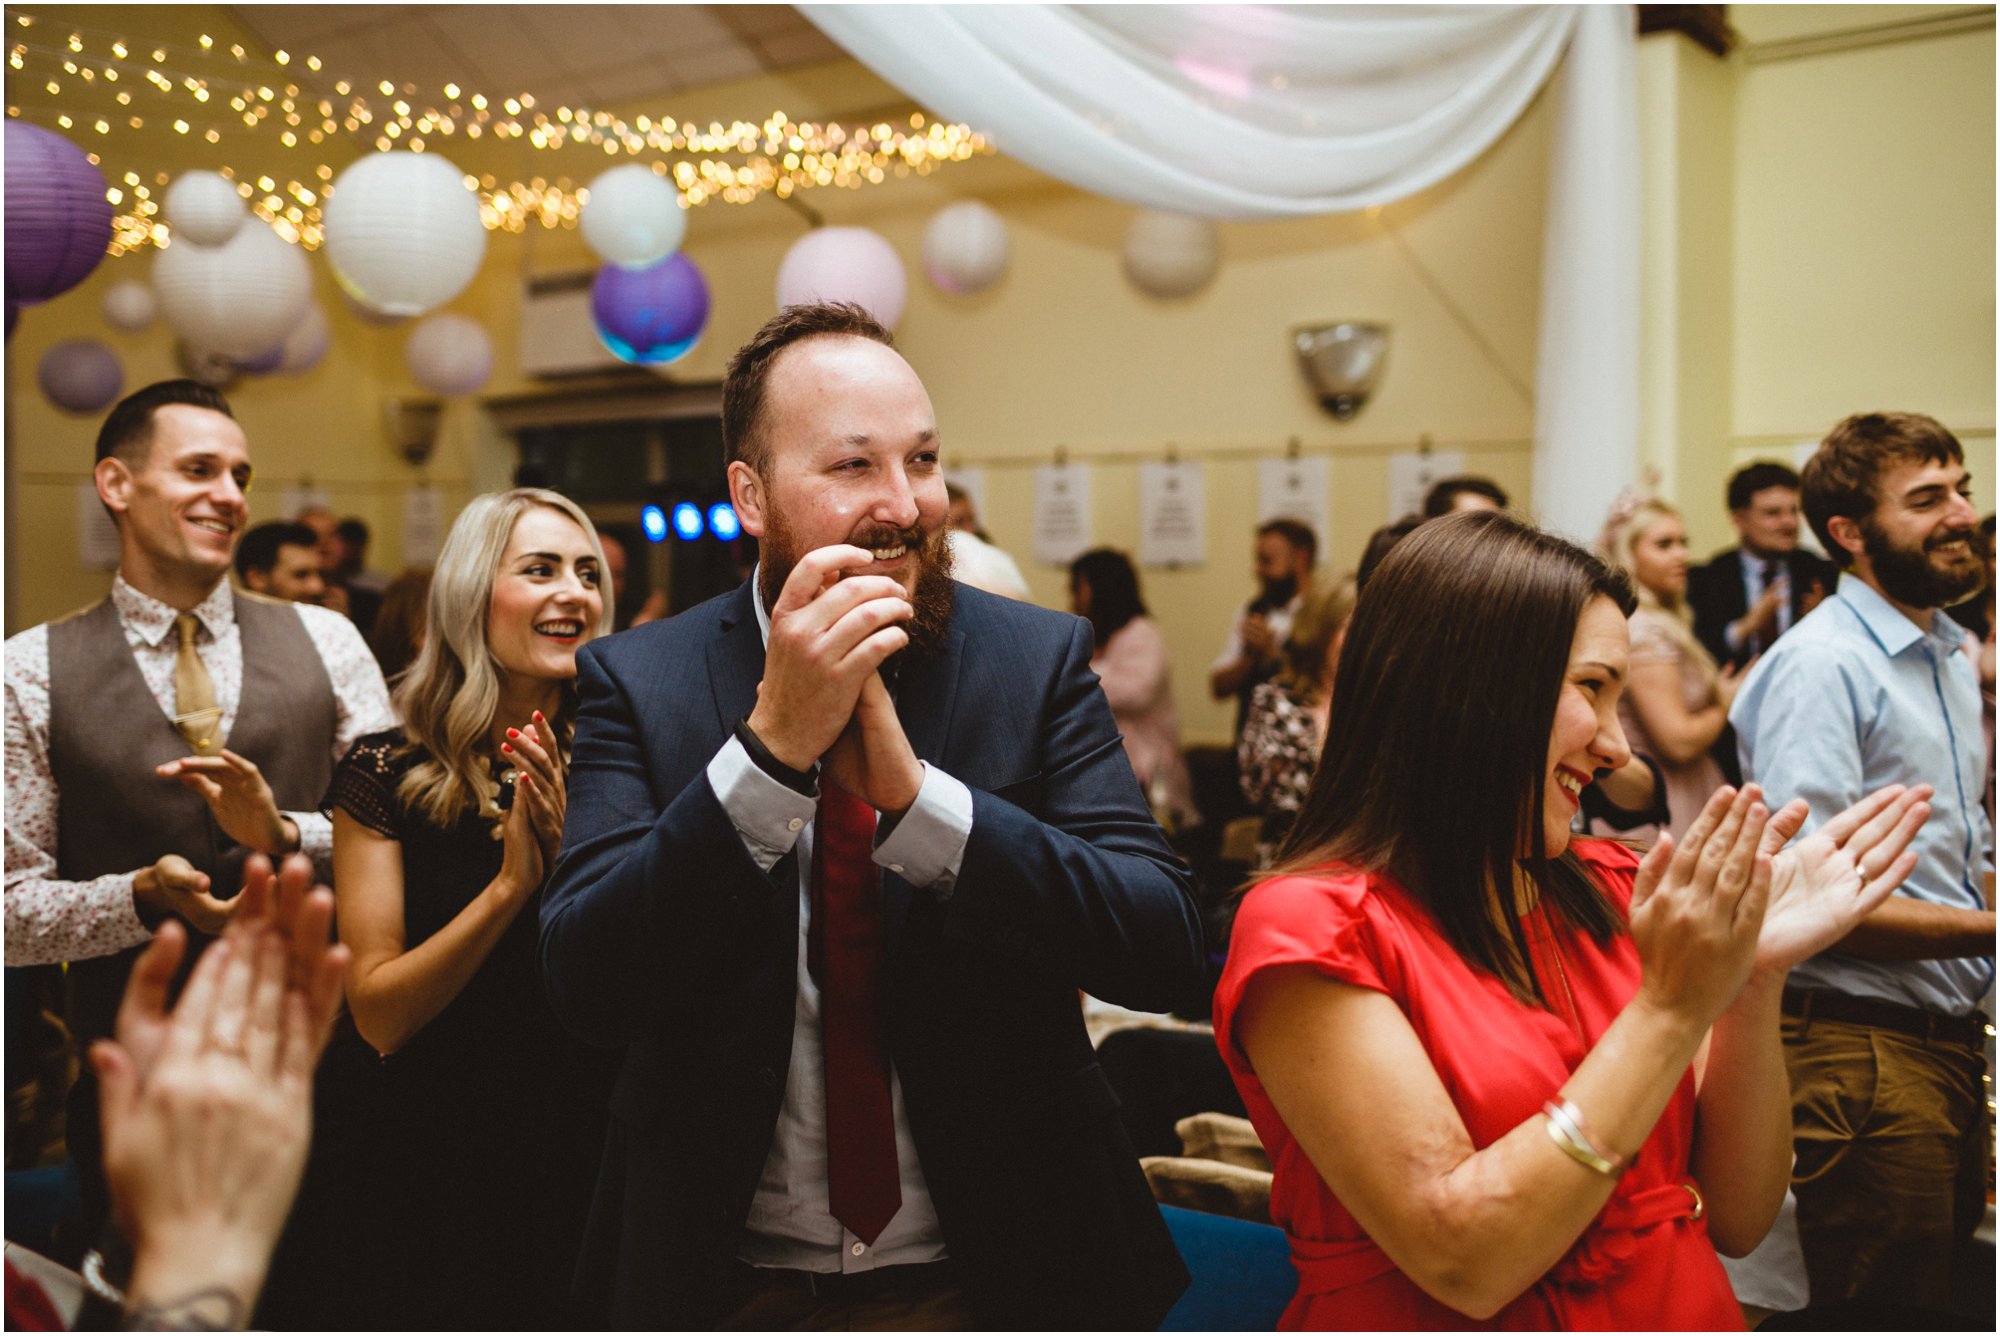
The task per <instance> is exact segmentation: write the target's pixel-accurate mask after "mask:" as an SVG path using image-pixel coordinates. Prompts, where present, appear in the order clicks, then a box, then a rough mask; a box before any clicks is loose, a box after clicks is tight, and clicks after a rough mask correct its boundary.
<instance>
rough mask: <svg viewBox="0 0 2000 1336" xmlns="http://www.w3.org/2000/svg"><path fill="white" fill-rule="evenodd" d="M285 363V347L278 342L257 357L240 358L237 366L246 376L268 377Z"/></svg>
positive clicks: (237, 360)
mask: <svg viewBox="0 0 2000 1336" xmlns="http://www.w3.org/2000/svg"><path fill="white" fill-rule="evenodd" d="M284 362H285V345H284V343H283V342H282V341H281V342H278V343H274V344H272V345H271V346H270V347H269V348H266V349H265V350H264V351H263V352H261V353H258V354H257V355H256V356H255V357H239V358H237V359H236V365H237V368H238V369H239V370H241V371H242V372H243V374H244V375H246V376H268V375H270V374H271V373H272V372H273V371H276V370H277V369H278V368H279V367H280V366H283V365H284Z"/></svg>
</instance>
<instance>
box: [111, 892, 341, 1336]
mask: <svg viewBox="0 0 2000 1336" xmlns="http://www.w3.org/2000/svg"><path fill="white" fill-rule="evenodd" d="M311 882H312V867H311V864H310V863H309V862H308V861H307V860H306V859H304V858H303V857H297V856H294V857H292V858H290V859H287V860H286V862H285V865H284V869H283V871H282V873H280V874H279V875H278V876H276V877H275V878H274V877H273V875H272V872H271V866H270V864H269V863H268V862H267V861H266V860H264V859H263V858H261V857H253V858H251V859H250V860H249V862H248V864H247V865H246V866H245V869H244V884H243V892H242V895H241V896H240V897H238V900H237V904H236V910H235V913H234V915H233V917H232V918H231V920H230V922H229V926H228V927H227V928H226V929H225V930H224V932H223V934H222V937H221V939H220V940H218V941H217V942H215V943H214V944H213V945H212V946H211V947H210V948H209V949H208V951H207V952H206V953H204V954H203V956H202V958H201V961H200V963H199V964H197V965H196V966H195V969H194V973H193V975H192V976H191V977H190V978H189V980H188V983H187V987H186V988H185V989H184V990H183V992H182V994H181V997H180V1001H179V1003H178V1005H176V1006H174V1007H173V1008H172V1009H171V1010H169V1008H168V1006H167V993H168V989H169V987H170V985H171V982H172V979H173V976H174V972H175V970H176V969H177V968H178V966H179V965H180V962H181V958H182V956H183V955H184V954H185V952H186V949H187V933H186V930H185V929H184V928H182V927H181V925H180V924H178V923H175V922H172V921H169V922H167V923H165V924H164V925H162V927H161V928H160V931H159V934H158V935H157V936H156V937H155V938H154V939H153V943H152V945H151V946H149V947H148V948H147V950H146V952H145V953H144V954H143V955H142V956H140V958H139V960H138V963H137V964H136V965H135V966H134V967H133V970H132V976H131V979H130V981H129V982H128V983H127V985H126V989H125V997H124V1000H123V1002H122V1003H121V1005H120V1007H119V1011H118V1020H117V1026H116V1035H117V1037H116V1038H115V1039H110V1040H103V1041H100V1042H99V1043H97V1044H95V1045H93V1046H92V1048H91V1050H90V1054H89V1057H90V1062H91V1066H92V1068H93V1070H94V1071H95V1072H96V1074H97V1077H98V1080H99V1082H100V1083H101V1085H102V1087H103V1095H102V1101H101V1103H102V1118H103V1127H104V1168H105V1176H106V1178H107V1180H108V1181H109V1184H110V1188H111V1195H112V1203H113V1208H114V1211H115V1213H116V1216H117V1219H118V1222H119V1224H120V1226H121V1227H122V1228H123V1230H124V1232H125V1234H126V1236H127V1238H128V1239H129V1240H130V1241H131V1243H132V1245H133V1250H134V1265H133V1272H132V1282H131V1285H130V1296H131V1303H132V1305H133V1307H134V1309H135V1311H137V1310H144V1311H146V1312H148V1313H151V1314H152V1315H154V1316H155V1317H161V1318H165V1317H173V1316H176V1314H177V1315H178V1317H179V1318H180V1319H183V1320H196V1321H199V1322H201V1323H204V1324H207V1325H212V1326H222V1327H241V1326H243V1325H245V1324H247V1323H248V1321H249V1319H250V1313H251V1309H252V1307H253V1305H254V1304H255V1302H256V1298H257V1292H258V1290H259V1289H260V1288H261V1285H262V1281H263V1274H264V1269H265V1267H266V1265H267V1264H268V1262H269V1260H270V1253H271V1248H272V1247H273V1246H274V1245H275V1243H276V1241H277V1236H278V1232H279V1230H280V1229H281V1228H282V1227H283V1225H284V1222H285V1217H286V1214H287V1213H288V1212H289V1211H290V1209H291V1203H292V1198H293V1196H294V1194H295V1193H296V1192H297V1190H298V1183H299V1177H300V1174H301V1173H302V1172H303V1170H304V1167H305V1159H306V1150H307V1147H308V1145H309V1144H310V1141H311V1135H312V1077H313V1069H314V1068H315V1066H316V1065H317V1064H318V1061H319V1056H320V1053H321V1052H322V1051H323V1050H324V1048H325V1047H326V1042H327V1039H328V1037H329V1035H330V1034H331V1030H332V1024H333V1017H334V1014H335V1012H336V1011H337V1009H338V1007H339V1002H340V980H341V975H342V972H343V971H344V970H345V969H346V966H347V951H346V948H344V947H341V946H335V945H331V944H330V942H329V929H330V927H331V924H332V920H333V894H332V892H331V891H329V890H327V889H326V888H325V887H323V886H320V887H315V886H312V885H311ZM183 1309H184V1310H185V1311H181V1310H183Z"/></svg>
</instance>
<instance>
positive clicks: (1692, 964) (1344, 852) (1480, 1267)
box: [1215, 514, 1929, 1330]
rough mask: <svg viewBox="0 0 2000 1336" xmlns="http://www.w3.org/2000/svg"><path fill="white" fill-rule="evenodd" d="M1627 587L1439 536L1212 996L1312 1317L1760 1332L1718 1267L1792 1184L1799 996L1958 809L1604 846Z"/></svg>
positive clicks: (1366, 658) (1546, 554) (1399, 588)
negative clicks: (1596, 786) (1746, 1324)
mask: <svg viewBox="0 0 2000 1336" xmlns="http://www.w3.org/2000/svg"><path fill="white" fill-rule="evenodd" d="M1632 608H1633V597H1632V591H1631V588H1630V586H1629V585H1628V584H1627V583H1626V581H1625V579H1624V577H1623V576H1621V575H1619V574H1617V573H1616V572H1614V571H1612V570H1611V569H1610V568H1609V567H1607V566H1605V565H1604V564H1603V563H1602V562H1601V561H1599V560H1598V559H1597V558H1596V557H1594V556H1592V555H1591V554H1589V553H1587V552H1585V551H1584V550H1583V549H1581V548H1578V547H1575V546H1573V545H1571V544H1569V543H1567V542H1564V541H1563V540H1561V539H1559V538H1555V537H1552V536H1550V535H1547V534H1543V533H1541V532H1539V531H1537V530H1535V529H1532V528H1529V527H1528V526H1526V525H1523V524H1521V523H1519V522H1518V521H1515V520H1512V519H1510V518H1508V517H1506V516H1504V515H1497V514H1479V515H1465V516H1457V517H1452V518H1448V519H1442V520H1436V521H1433V522H1431V523H1430V524H1427V525H1425V526H1423V528H1422V529H1420V530H1419V531H1418V532H1417V533H1416V534H1414V535H1413V536H1412V537H1410V538H1409V539H1407V540H1406V541H1405V542H1403V543H1402V544H1401V545H1399V546H1398V547H1397V549H1396V551H1395V552H1394V553H1393V554H1391V556H1390V558H1389V559H1388V560H1387V561H1385V562H1384V563H1383V565H1382V567H1381V569H1380V570H1379V571H1378V572H1377V573H1376V575H1375V578H1374V580H1373V581H1371V582H1370V584H1369V587H1368V589H1367V591H1366V592H1365V593H1364V594H1363V596H1362V598H1361V601H1360V604H1359V606H1358V607H1357V608H1356V610H1355V616H1354V620H1353V622H1352V623H1351V624H1350V629H1349V634H1348V640H1347V644H1346V647H1345V649H1344V651H1343V653H1342V656H1341V661H1340V670H1339V679H1338V686H1337V688H1336V690H1335V691H1334V693H1333V701H1334V705H1333V715H1332V719H1331V721H1330V725H1329V728H1328V733H1327V743H1326V750H1325V756H1324V759H1323V760H1322V762H1321V766H1320V769H1319V770H1318V772H1317V774H1316V775H1315V777H1314V780H1313V786H1312V789H1311V791H1310V793H1309V794H1308V796H1307V799H1306V805H1305V807H1304V809H1303V810H1302V811H1301V813H1300V815H1299V820H1298V823H1297V824H1296V825H1295V826H1294V827H1293V830H1292V833H1291V835H1290V837H1289V838H1288V839H1287V841H1286V843H1285V846H1284V847H1283V849H1282V850H1281V851H1280V855H1279V862H1278V864H1277V866H1276V867H1275V868H1274V870H1273V873H1272V875H1271V876H1270V878H1269V879H1268V880H1265V881H1263V882H1261V883H1260V884H1258V885H1257V886H1256V887H1254V888H1253V889H1252V890H1251V891H1250V892H1249V894H1248V895H1247V896H1245V898H1244V900H1243V902H1242V904H1241V906H1240V909H1239V912H1238V915H1237V918H1236V923H1235V928H1234V931H1233V935H1232V938H1231V943H1230V952H1229V961H1228V965H1227V967H1226V969H1225V971H1224V974H1223V978H1222V982H1221V985H1220V986H1219V987H1218V989H1217V991H1216V999H1215V1028H1216V1038H1217V1041H1218V1043H1219V1044H1220V1045H1221V1048H1222V1053H1223V1057H1224V1060H1225V1061H1226V1062H1227V1063H1228V1064H1229V1067H1230V1070H1231V1073H1232V1074H1233V1075H1234V1077H1235V1079H1236V1083H1237V1086H1238V1088H1239V1089H1240V1090H1241V1091H1242V1093H1243V1098H1244V1102H1245V1104H1246V1105H1247V1106H1248V1108H1249V1112H1250V1117H1251V1119H1252V1121H1253V1122H1255V1124H1256V1125H1257V1130H1258V1132H1259V1134H1260V1135H1261V1136H1262V1137H1263V1140H1264V1144H1265V1147H1266V1148H1267V1149H1268V1151H1269V1152H1270V1154H1271V1159H1272V1162H1273V1166H1274V1169H1275V1173H1276V1177H1275V1182H1274V1184H1273V1190H1272V1201H1271V1213H1272V1217H1273V1218H1274V1219H1275V1220H1276V1221H1277V1223H1278V1224H1280V1225H1282V1226H1283V1227H1284V1229H1285V1232H1286V1233H1287V1235H1289V1236H1290V1239H1291V1244H1292V1251H1293V1260H1294V1263H1295V1265H1296V1266H1297V1268H1298V1271H1299V1275H1300V1285H1299V1293H1298V1296H1297V1298H1295V1299H1294V1300H1293V1302H1292V1305H1291V1307H1290V1308H1289V1309H1287V1310H1286V1314H1285V1319H1284V1321H1283V1323H1281V1325H1282V1326H1283V1327H1285V1328H1286V1329H1294V1330H1296V1329H1326V1328H1376V1329H1381V1328H1407V1329H1456V1328H1501V1329H1521V1328H1530V1329H1532V1328H1542V1329H1555V1328H1567V1329H1574V1328H1598V1329H1611V1328H1645V1329H1676V1328H1679V1329H1715V1328H1739V1329H1740V1327H1741V1326H1742V1321H1741V1317H1740V1315H1739V1313H1738V1310H1737V1307H1736V1304H1735V1302H1734V1301H1733V1299H1732V1298H1731V1295H1730V1289H1729V1284H1728V1281H1727V1280H1726V1279H1725V1278H1724V1276H1723V1272H1722V1267H1721V1264H1720V1263H1719V1262H1718V1261H1717V1259H1716V1252H1717V1250H1718V1249H1721V1250H1723V1251H1726V1252H1728V1253H1730V1254H1732V1255H1740V1254H1741V1253H1744V1252H1747V1251H1749V1250H1750V1249H1751V1248H1752V1247H1754V1246H1755V1245H1756V1243H1757V1241H1758V1240H1759V1239H1760V1238H1761V1237H1762V1236H1763V1234H1764V1232H1765V1231H1766V1230H1767V1229H1768V1228H1769V1226H1770V1223H1771V1220H1772V1218H1773V1217H1774V1216H1775V1214H1776V1212H1777V1210H1778V1206H1779V1203H1780V1201H1781V1200H1782V1199H1783V1197H1784V1192H1785V1185H1786V1178H1787V1175H1788V1171H1789V1166H1790V1163H1791V1154H1790V1151H1791V1100H1790V1093H1789V1089H1788V1086H1787V1082H1786V1078H1785V1068H1784V1059H1783V1056H1782V1052H1781V1049H1780V1045H1779V1038H1778V1002H1779V994H1780V990H1781V988H1782V985H1783V981H1784V976H1785V973H1786V971H1787V970H1788V969H1789V968H1790V967H1791V965H1792V964H1794V963H1795V962H1797V961H1798V960H1801V959H1803V958H1804V957H1806V956H1808V955H1811V954H1813V953H1814V952H1816V951H1818V950H1820V949H1822V948H1824V947H1826V946H1828V945H1830V944H1831V943H1833V942H1835V941H1837V940H1838V939H1839V938H1840V937H1841V936H1843V935H1844V934H1845V933H1846V932H1847V930H1848V929H1849V928H1850V927H1852V926H1853V924H1854V923H1855V922H1856V921H1857V920H1858V919H1859V918H1860V917H1861V916H1862V915H1864V914H1865V913H1866V912H1867V911H1868V910H1869V909H1870V908H1872V907H1873V906H1874V905H1876V904H1878V903H1880V901H1881V900H1882V899H1883V898H1884V897H1886V896H1887V895H1888V894H1889V892H1890V891H1891V890H1893V889H1894V887H1895V886H1896V885H1897V884H1898V883H1899V882H1900V881H1901V880H1902V878H1903V876H1904V875H1906V874H1907V872H1908V871H1909V868H1910V865H1911V863H1912V861H1913V855H1910V854H1908V853H1906V852H1905V848H1906V846H1907V845H1908V843H1909V840H1910V837H1911V835H1913V834H1914V833H1915V831H1916V829H1917V827H1918V826H1919V825H1921V824H1922V822H1923V820H1924V818H1925V816H1927V815H1928V813H1929V808H1928V807H1927V806H1926V805H1925V802H1924V799H1926V798H1927V797H1928V796H1929V790H1928V789H1927V788H1918V789H1914V790H1909V791H1904V790H1902V789H1901V788H1894V789H1888V790H1884V791H1882V792H1879V793H1877V794H1875V795H1873V796H1871V797H1870V798H1868V799H1865V800H1864V801H1862V802H1861V803H1858V804H1856V805H1855V806H1854V807H1853V808H1850V809H1849V810H1848V811H1847V812H1845V813H1842V814H1840V815H1839V816H1837V817H1835V818H1833V819H1832V820H1830V821H1828V822H1826V823H1825V824H1824V825H1823V826H1821V827H1820V829H1819V830H1818V831H1817V832H1815V834H1814V835H1813V836H1812V837H1811V838H1810V839H1807V840H1803V841H1800V842H1799V843H1798V844H1796V845H1794V846H1792V847H1791V848H1786V847H1785V846H1786V844H1787V842H1788V841H1789V840H1790V839H1791V837H1792V836H1793V835H1794V834H1796V833H1797V831H1798V828H1799V826H1800V824H1801V823H1802V822H1803V820H1804V817H1805V810H1804V807H1803V805H1802V804H1794V805H1790V806H1787V807H1786V808H1784V809H1782V810H1780V811H1778V812H1776V813H1772V812H1770V811H1768V810H1767V809H1766V807H1765V806H1764V804H1763V802H1762V800H1761V796H1760V794H1759V793H1758V791H1757V790H1756V788H1755V787H1754V786H1749V787H1746V788H1744V789H1743V790H1742V791H1740V792H1738V791H1736V790H1732V789H1727V788H1725V789H1721V790H1718V791H1717V793H1716V794H1715V796H1714V797H1713V798H1712V799H1711V800H1710V801H1709V803H1708V804H1707V806H1706V807H1705V808H1704V809H1703V810H1702V813H1701V815H1700V817H1699V818H1697V819H1696V821H1695V822H1694V823H1693V825H1692V826H1691V827H1690V828H1689V829H1688V831H1687V833H1686V834H1685V836H1684V837H1683V838H1682V839H1681V840H1680V841H1678V842H1676V841H1674V840H1672V839H1671V838H1668V837H1662V838H1661V840H1660V841H1659V843H1657V844H1656V845H1655V846H1654V847H1653V849H1652V850H1651V851H1650V852H1649V853H1648V854H1647V855H1646V856H1645V857H1644V859H1643V860H1642V859H1640V858H1638V857H1636V856H1634V855H1633V854H1632V853H1631V852H1630V851H1629V850H1627V849H1626V848H1625V847H1624V846H1622V845H1618V844H1613V843H1609V842H1605V841H1597V840H1574V839H1572V837H1571V834H1570V827H1571V822H1572V820H1573V818H1574V817H1575V815H1576V812H1577V810H1578V805H1579V804H1578V795H1579V793H1580V792H1581V789H1582V787H1583V786H1584V785H1587V784H1588V783H1590V782H1591V779H1592V778H1593V776H1594V775H1596V774H1597V773H1598V772H1600V771H1603V770H1606V769H1610V768H1616V767H1618V766H1621V765H1623V764H1624V763H1625V761H1626V760H1627V759H1628V757H1629V755H1630V753H1629V750H1628V749H1627V747H1626V745H1625V739H1624V737H1623V735H1622V734H1621V733H1620V731H1619V726H1618V696H1619V691H1620V689H1621V687H1622V686H1623V684H1624V679H1625V671H1626V654H1627V640H1626V630H1625V619H1626V617H1627V616H1629V615H1630V613H1631V611H1632Z"/></svg>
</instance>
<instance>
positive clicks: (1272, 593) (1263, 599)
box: [1256, 575, 1299, 612]
mask: <svg viewBox="0 0 2000 1336" xmlns="http://www.w3.org/2000/svg"><path fill="white" fill-rule="evenodd" d="M1298 592H1299V577H1298V576H1296V575H1281V576H1279V577H1278V578H1277V579H1275V580H1266V581H1264V589H1263V592H1262V593H1261V594H1259V595H1258V596H1257V604H1256V607H1257V611H1259V612H1275V611H1276V610H1277V609H1279V608H1282V607H1284V606H1285V605H1286V604H1288V603H1290V602H1291V601H1292V600H1293V599H1294V598H1295V597H1297V596H1298Z"/></svg>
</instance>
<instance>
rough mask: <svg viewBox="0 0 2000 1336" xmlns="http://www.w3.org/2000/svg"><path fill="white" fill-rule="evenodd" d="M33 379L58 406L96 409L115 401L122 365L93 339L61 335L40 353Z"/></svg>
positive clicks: (121, 385) (121, 383) (121, 382)
mask: <svg viewBox="0 0 2000 1336" xmlns="http://www.w3.org/2000/svg"><path fill="white" fill-rule="evenodd" d="M35 381H36V383H37V384H39V385H40V386H41V387H42V393H43V394H46V395H47V396H48V397H49V402H50V403H52V404H54V405H55V406H56V407H57V408H61V409H64V410H66V411H68V412H71V413H96V412H99V411H101V410H103V409H106V408H109V407H111V405H112V404H114V403H116V402H117V400H118V392H119V391H120V390H122V389H123V388H124V387H125V367H124V365H123V364H122V363H120V362H119V360H118V354H117V353H114V352H112V351H111V350H110V349H109V348H107V347H105V346H104V345H103V344H101V343H99V342H98V341H97V340H96V339H64V340H63V341H62V342H61V343H55V344H51V345H49V350H48V351H47V352H45V353H43V354H42V360H41V364H40V365H39V366H38V367H36V368H35Z"/></svg>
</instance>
